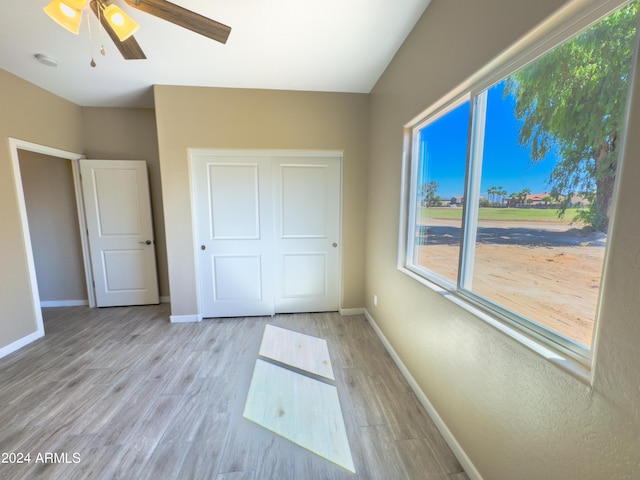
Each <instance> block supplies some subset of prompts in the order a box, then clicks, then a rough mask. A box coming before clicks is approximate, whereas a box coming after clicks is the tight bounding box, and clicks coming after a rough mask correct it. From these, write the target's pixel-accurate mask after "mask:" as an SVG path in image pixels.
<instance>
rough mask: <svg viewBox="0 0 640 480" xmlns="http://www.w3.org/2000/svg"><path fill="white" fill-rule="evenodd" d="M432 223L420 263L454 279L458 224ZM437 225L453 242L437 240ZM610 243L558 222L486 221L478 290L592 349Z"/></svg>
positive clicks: (479, 247) (480, 248) (476, 278)
mask: <svg viewBox="0 0 640 480" xmlns="http://www.w3.org/2000/svg"><path fill="white" fill-rule="evenodd" d="M429 223H430V225H428V226H427V227H428V228H429V229H430V230H429V234H428V235H427V236H426V239H427V245H421V246H418V247H416V248H417V252H416V253H417V254H418V263H419V264H421V265H431V266H433V269H434V270H435V271H437V272H438V273H439V274H441V275H444V276H446V277H447V278H451V279H455V277H456V270H457V258H458V252H459V237H458V239H456V238H455V237H456V235H455V233H454V234H453V235H452V234H451V231H450V230H449V229H450V228H451V226H452V225H456V222H455V221H454V222H451V221H447V220H438V221H433V220H432V221H430V222H429ZM457 225H458V226H459V222H458V223H457ZM438 227H445V228H446V229H447V230H446V232H448V233H447V234H446V235H444V237H448V238H449V241H437V240H438V238H439V234H438V232H440V230H438ZM442 231H445V230H442ZM432 232H433V234H432ZM429 238H431V239H433V240H434V241H433V242H432V243H429ZM605 242H606V238H604V236H603V235H602V234H600V235H596V234H587V233H585V232H584V231H583V230H582V229H579V228H576V226H575V225H567V224H558V223H557V222H548V223H547V222H530V223H526V222H500V221H493V222H484V223H482V224H481V225H479V229H478V241H477V243H476V253H475V265H474V273H473V287H472V288H473V291H474V292H476V293H478V294H480V295H483V296H485V297H487V298H488V299H490V300H492V301H495V302H496V303H499V304H500V305H502V306H503V307H506V308H508V309H511V310H514V311H517V312H518V313H519V314H522V315H525V316H526V317H528V318H530V319H531V320H534V321H535V322H537V323H539V324H541V325H543V326H546V327H549V328H551V329H553V330H555V331H557V332H559V333H561V334H563V335H565V336H566V337H568V338H571V339H573V340H575V341H577V342H578V343H580V344H582V345H585V346H588V347H590V346H591V342H592V336H593V324H594V318H595V313H596V308H597V303H598V295H599V289H600V280H601V272H602V265H603V260H604V252H605V248H604V245H605Z"/></svg>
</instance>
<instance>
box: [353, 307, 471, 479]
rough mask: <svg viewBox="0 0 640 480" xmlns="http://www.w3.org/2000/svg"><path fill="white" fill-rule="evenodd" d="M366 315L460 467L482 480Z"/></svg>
mask: <svg viewBox="0 0 640 480" xmlns="http://www.w3.org/2000/svg"><path fill="white" fill-rule="evenodd" d="M364 315H365V317H367V320H368V321H369V323H370V324H371V326H372V327H373V329H374V330H375V332H376V334H377V335H378V337H379V338H380V341H382V343H383V344H384V346H385V348H386V349H387V352H389V355H391V358H393V361H394V362H395V364H396V365H397V366H398V368H399V369H400V371H401V372H402V375H404V378H405V379H406V380H407V382H409V385H410V386H411V389H412V390H413V391H414V393H415V394H416V396H417V397H418V400H420V403H421V404H422V406H423V407H424V409H425V410H426V411H427V413H428V414H429V416H430V417H431V419H432V420H433V423H435V425H436V427H437V428H438V430H439V431H440V433H441V434H442V437H443V438H444V440H445V441H446V442H447V445H449V448H451V451H452V452H453V454H454V455H455V456H456V458H457V459H458V461H459V462H460V465H462V468H464V471H465V472H466V474H467V475H468V476H469V478H470V479H471V480H482V476H481V475H480V472H478V470H477V469H476V467H475V465H474V464H473V463H472V462H471V459H470V458H469V457H468V456H467V454H466V452H465V451H464V450H463V448H462V446H461V445H460V444H459V443H458V441H457V440H456V438H455V437H454V436H453V433H452V432H451V430H449V428H448V427H447V425H446V424H445V423H444V420H443V419H442V417H440V415H438V412H437V411H436V409H435V407H434V406H433V404H432V403H431V402H430V401H429V399H428V398H427V395H426V394H425V393H424V392H423V391H422V389H421V388H420V386H419V385H418V382H416V380H415V378H413V375H411V373H410V372H409V370H408V369H407V367H406V365H405V364H404V363H403V361H402V360H401V358H400V356H399V355H398V354H397V353H396V351H395V350H394V349H393V346H391V343H389V340H387V337H385V336H384V333H382V330H380V327H378V325H377V324H376V322H375V320H374V319H373V317H372V316H371V314H370V313H369V312H368V311H367V310H366V309H365V310H364Z"/></svg>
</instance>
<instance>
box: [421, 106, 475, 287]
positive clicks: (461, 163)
mask: <svg viewBox="0 0 640 480" xmlns="http://www.w3.org/2000/svg"><path fill="white" fill-rule="evenodd" d="M468 130H469V102H468V101H467V102H465V103H463V104H461V105H459V106H458V107H456V108H455V109H453V110H451V111H449V112H448V113H446V114H445V115H443V116H441V117H439V118H437V119H436V120H435V121H433V122H430V123H429V124H428V125H426V126H425V127H423V128H422V129H420V131H419V140H420V148H419V149H418V156H419V157H418V162H417V163H418V165H417V167H418V168H417V175H416V181H417V184H416V198H415V199H414V202H415V206H416V207H415V211H416V214H415V219H414V221H415V223H414V226H415V232H414V234H415V239H414V251H413V263H414V265H417V266H420V267H424V268H427V269H429V270H430V271H431V272H434V273H435V274H437V275H439V276H441V277H444V278H445V279H447V280H449V281H451V282H452V283H456V282H457V277H458V262H459V256H460V231H461V227H462V210H463V195H464V182H465V171H466V159H467V132H468Z"/></svg>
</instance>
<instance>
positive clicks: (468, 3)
mask: <svg viewBox="0 0 640 480" xmlns="http://www.w3.org/2000/svg"><path fill="white" fill-rule="evenodd" d="M562 4H563V2H562V1H560V0H542V1H537V2H529V1H523V0H520V1H518V2H513V1H510V0H491V1H483V2H478V1H475V0H433V2H432V3H431V5H430V6H429V7H428V9H427V10H426V13H425V15H423V17H422V19H421V20H420V21H419V22H418V24H417V25H416V27H415V29H414V30H413V32H412V33H411V35H410V36H409V38H408V39H407V41H406V42H405V44H404V45H403V46H402V47H401V49H400V50H399V52H398V54H397V55H396V57H395V58H394V60H393V62H392V64H391V65H390V67H389V68H388V69H387V71H386V72H385V74H384V75H383V76H382V78H381V79H380V81H379V82H378V84H377V85H376V87H375V88H374V90H373V92H372V95H371V106H370V108H371V130H370V134H369V138H370V148H369V151H370V152H371V154H370V163H369V164H368V184H367V193H368V202H367V212H368V213H367V240H368V241H367V252H366V260H367V264H366V278H367V283H366V306H367V310H368V311H369V312H370V313H371V315H372V317H373V318H374V320H375V321H376V322H377V323H378V325H379V326H380V328H381V329H382V330H383V332H384V334H385V336H386V337H387V338H388V340H389V341H390V343H391V344H392V346H393V348H394V349H395V350H396V352H397V353H398V354H399V356H400V357H401V359H402V361H403V362H404V364H405V365H406V366H407V368H408V369H409V371H410V373H411V374H412V376H413V377H414V378H415V379H416V381H417V382H418V384H419V385H420V387H421V389H422V390H423V392H424V393H425V394H426V396H427V397H428V398H429V400H430V401H431V403H432V404H433V405H434V407H435V409H436V410H437V412H438V414H439V415H440V416H441V417H442V419H443V420H444V422H445V423H446V425H447V426H448V428H449V429H450V431H451V432H452V433H453V435H454V436H455V438H456V439H457V440H458V442H459V443H460V445H461V446H462V448H463V450H464V451H465V452H466V454H467V455H468V456H469V458H470V459H471V461H472V462H473V464H474V465H475V466H476V467H477V469H478V471H479V472H480V474H481V475H482V476H483V478H485V479H486V480H513V479H518V480H527V479H530V480H540V479H545V480H552V479H557V480H568V479H571V480H573V479H581V480H585V479H593V480H601V479H607V480H610V479H623V478H624V479H631V478H640V466H639V465H640V463H639V461H638V459H639V458H640V434H639V431H640V390H639V385H640V348H639V347H638V346H639V345H640V322H639V321H638V312H640V296H639V295H637V289H638V285H639V284H640V242H638V235H639V233H640V217H639V216H638V213H637V205H638V202H637V185H638V184H639V183H640V162H638V161H637V160H638V158H640V136H638V135H635V134H634V133H631V134H630V135H629V142H628V143H627V146H626V155H625V164H624V169H623V172H622V182H621V186H620V196H621V198H620V207H619V208H618V210H617V213H616V218H615V227H614V229H613V233H612V234H611V235H610V237H609V241H610V248H611V251H610V258H609V264H608V268H607V271H606V280H605V281H606V289H605V291H604V295H603V302H602V314H601V320H600V327H599V329H600V331H599V337H598V339H597V347H596V352H595V354H596V365H595V369H594V380H593V386H589V385H587V384H585V383H583V382H581V381H579V380H577V379H575V378H573V377H572V376H570V375H568V374H566V373H565V372H564V371H562V370H560V369H558V368H557V367H555V366H553V365H551V364H550V363H548V362H547V361H546V360H544V359H543V358H541V357H540V356H538V355H537V354H535V353H533V352H532V351H530V350H528V349H526V348H524V347H523V346H522V345H520V344H519V343H517V342H515V341H514V340H512V339H510V338H508V337H506V336H504V335H503V334H501V333H499V332H498V331H496V330H494V329H493V328H492V327H491V326H489V325H488V324H486V323H484V322H483V321H481V320H479V319H478V318H476V317H474V316H473V315H471V314H469V313H466V312H465V311H463V310H462V309H460V308H459V307H457V306H455V305H454V304H453V303H452V302H450V301H448V300H446V299H445V298H444V297H443V296H442V295H439V294H436V293H434V292H432V291H431V290H429V289H428V288H427V287H425V286H422V285H421V284H419V283H418V282H416V281H414V280H412V279H411V278H409V277H408V276H406V275H404V274H403V273H401V272H399V271H398V270H397V267H396V265H397V251H398V222H399V209H400V183H401V180H400V174H401V159H402V142H403V125H404V124H406V123H407V122H408V121H410V120H411V119H412V118H413V117H414V116H416V115H418V114H419V113H420V112H421V111H422V110H424V109H425V108H426V107H428V106H429V105H430V104H431V103H432V102H434V101H436V100H438V99H439V98H440V97H442V96H443V95H445V94H446V93H447V92H448V91H449V90H451V89H453V88H454V87H456V86H457V85H458V84H459V83H461V82H462V81H464V80H465V79H466V78H467V77H469V76H470V75H471V74H472V73H474V72H475V71H476V70H477V69H478V68H479V67H481V66H482V65H484V64H485V63H487V62H488V61H489V60H491V59H492V58H493V57H495V56H496V55H497V54H499V53H500V52H501V51H502V50H503V49H505V48H506V47H508V46H509V45H510V44H511V43H512V42H514V41H515V40H517V39H518V38H519V37H520V36H521V35H523V34H525V33H526V32H527V31H528V30H529V29H530V28H532V27H533V26H535V25H536V23H538V22H540V21H541V20H543V19H544V18H545V17H546V16H547V15H549V14H550V13H552V12H553V11H554V9H556V8H558V7H560V6H562ZM634 94H635V97H636V98H635V107H634V117H633V122H632V124H631V129H630V131H631V132H637V131H639V130H640V95H638V94H640V82H638V86H637V87H636V89H635V92H634ZM374 294H377V295H378V300H379V303H378V306H377V307H375V306H374V305H373V302H372V299H373V295H374Z"/></svg>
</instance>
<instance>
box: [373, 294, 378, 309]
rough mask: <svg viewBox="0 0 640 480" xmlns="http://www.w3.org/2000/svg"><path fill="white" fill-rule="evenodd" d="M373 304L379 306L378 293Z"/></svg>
mask: <svg viewBox="0 0 640 480" xmlns="http://www.w3.org/2000/svg"><path fill="white" fill-rule="evenodd" d="M373 306H374V307H377V306H378V295H374V296H373Z"/></svg>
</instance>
